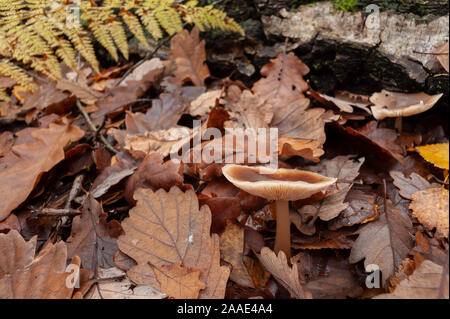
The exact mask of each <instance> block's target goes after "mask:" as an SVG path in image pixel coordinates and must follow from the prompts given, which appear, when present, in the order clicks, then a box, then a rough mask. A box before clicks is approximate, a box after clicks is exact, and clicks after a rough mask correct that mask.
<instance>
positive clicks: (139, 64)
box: [115, 33, 176, 87]
mask: <svg viewBox="0 0 450 319" xmlns="http://www.w3.org/2000/svg"><path fill="white" fill-rule="evenodd" d="M175 35H176V33H174V34H172V35H170V36H168V37H166V38H165V39H164V40H162V41H160V42H159V43H158V45H157V46H156V47H155V48H154V49H153V51H152V52H149V53H147V54H146V55H145V56H144V58H143V59H142V60H140V61H139V62H137V63H136V64H135V65H133V66H132V67H131V68H129V69H128V70H127V71H126V72H125V74H124V75H123V76H122V78H121V79H120V80H119V82H117V83H116V85H115V86H116V87H117V86H119V85H120V84H122V82H123V81H125V79H126V78H127V77H128V76H129V75H130V74H131V73H132V72H133V71H134V70H136V69H137V68H138V67H139V66H141V65H142V64H143V63H144V62H145V61H147V60H150V59H152V58H153V57H154V56H155V54H156V52H158V51H159V49H161V48H162V46H163V45H164V44H166V43H167V42H169V41H170V40H172V38H173V37H174V36H175Z"/></svg>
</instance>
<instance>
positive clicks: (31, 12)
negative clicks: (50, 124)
mask: <svg viewBox="0 0 450 319" xmlns="http://www.w3.org/2000/svg"><path fill="white" fill-rule="evenodd" d="M77 5H79V8H78V10H77V12H78V11H79V12H81V17H80V18H81V21H82V22H83V23H75V24H74V25H72V23H70V22H69V21H71V19H76V20H77V22H80V21H78V18H77V16H76V15H74V12H73V9H74V8H75V9H77V8H76V6H77ZM183 21H185V22H186V23H188V24H194V25H196V26H197V27H198V28H199V29H200V30H205V29H207V28H217V29H220V30H227V31H234V32H238V33H241V34H243V30H242V28H241V27H240V26H239V25H238V24H237V23H236V22H235V21H234V20H233V19H230V18H228V17H227V15H226V13H225V12H222V11H220V10H217V9H215V8H214V7H213V6H211V5H210V6H205V7H198V2H197V1H188V2H187V3H186V4H182V3H181V1H174V0H77V1H71V0H0V59H1V58H5V60H2V61H3V64H2V65H3V69H5V62H4V61H8V66H10V65H12V63H13V62H12V61H17V62H20V63H22V64H24V65H28V66H29V67H31V68H33V69H34V70H35V71H37V72H41V73H43V74H44V75H47V76H49V77H50V78H52V79H56V80H57V79H60V78H61V69H60V66H59V64H60V62H63V63H65V64H67V65H68V66H69V67H70V68H71V69H73V70H76V69H77V58H76V56H77V53H78V54H80V55H81V56H83V57H84V59H86V61H88V62H89V63H90V64H91V66H92V67H93V68H94V70H95V71H96V72H97V73H98V72H99V62H98V60H97V58H96V56H95V51H94V48H93V43H92V41H93V39H92V40H91V38H90V36H89V34H88V31H90V32H91V33H92V35H93V38H95V40H96V41H98V42H99V43H100V44H101V45H102V46H103V47H104V48H105V49H106V50H107V51H108V53H109V54H110V55H111V56H112V57H113V59H114V60H116V61H118V60H119V55H118V51H117V49H118V50H119V51H120V53H121V54H122V55H123V57H125V58H126V59H128V57H129V56H128V55H129V53H128V51H129V48H128V41H127V40H128V39H127V34H126V31H125V26H126V27H127V28H128V29H129V30H130V32H131V33H132V34H133V35H134V36H135V37H136V39H138V40H139V41H140V42H141V43H143V44H144V45H145V46H147V47H149V45H148V42H147V37H146V32H148V33H149V34H150V35H151V36H152V37H154V38H155V39H161V38H162V37H163V33H164V32H167V33H168V34H170V35H171V34H174V33H176V32H180V31H182V30H183ZM15 71H17V70H15ZM8 72H10V71H8ZM8 74H9V73H8ZM8 76H9V75H8ZM13 76H16V77H17V76H18V75H17V74H13V75H11V77H13ZM26 79H27V78H25V77H23V78H21V81H22V82H23V83H21V84H22V86H24V87H26V86H27V85H26V83H25V81H26ZM28 80H29V83H28V85H31V83H32V81H31V79H28ZM3 93H5V92H3ZM2 97H4V94H3V95H2Z"/></svg>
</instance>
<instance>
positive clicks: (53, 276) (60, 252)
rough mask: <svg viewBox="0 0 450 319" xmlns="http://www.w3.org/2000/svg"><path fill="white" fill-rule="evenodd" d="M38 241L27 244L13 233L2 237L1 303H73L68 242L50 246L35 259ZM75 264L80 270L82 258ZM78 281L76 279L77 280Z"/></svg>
mask: <svg viewBox="0 0 450 319" xmlns="http://www.w3.org/2000/svg"><path fill="white" fill-rule="evenodd" d="M36 240H37V237H33V238H32V239H31V240H30V241H28V242H26V241H25V240H24V239H23V238H22V236H20V234H19V233H18V232H17V231H15V230H12V231H10V232H9V233H8V234H7V235H4V234H0V251H1V252H2V254H1V255H0V298H1V299H70V298H71V297H72V292H73V287H72V288H69V287H68V285H67V283H66V279H68V280H69V278H67V277H68V276H70V275H71V274H73V272H66V260H67V250H66V245H65V243H64V242H58V243H57V244H54V245H53V244H47V245H46V246H45V247H44V248H43V249H42V250H41V252H40V253H39V254H38V255H37V256H36V257H35V256H34V253H35V249H36ZM72 264H73V265H74V266H76V267H79V266H80V260H79V258H78V257H75V258H73V260H72ZM74 279H76V277H75V278H74Z"/></svg>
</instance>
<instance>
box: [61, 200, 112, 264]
mask: <svg viewBox="0 0 450 319" xmlns="http://www.w3.org/2000/svg"><path fill="white" fill-rule="evenodd" d="M81 211H82V215H81V216H76V217H75V218H74V219H73V221H72V233H71V236H70V237H69V238H68V239H67V254H68V256H69V258H72V257H73V256H79V257H80V259H81V262H82V264H83V268H84V269H96V268H97V267H101V268H110V267H113V266H114V261H113V255H114V253H115V252H116V251H117V250H118V249H119V248H118V247H117V237H118V236H116V234H114V236H111V234H110V232H109V231H108V230H109V229H110V228H116V230H117V231H116V233H117V232H118V233H119V234H120V232H121V227H120V224H119V223H118V222H117V221H115V220H112V221H110V222H107V221H106V217H107V215H106V214H105V213H104V212H103V208H102V206H101V205H100V203H99V202H97V201H96V200H95V199H94V197H93V196H92V195H90V196H88V197H87V198H86V200H85V202H84V204H83V207H82V209H81ZM117 235H118V234H117Z"/></svg>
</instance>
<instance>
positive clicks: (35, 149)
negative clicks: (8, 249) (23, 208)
mask: <svg viewBox="0 0 450 319" xmlns="http://www.w3.org/2000/svg"><path fill="white" fill-rule="evenodd" d="M25 130H27V131H28V133H27V134H24V135H27V137H24V138H23V139H21V138H19V139H18V140H17V141H16V143H15V145H14V146H13V147H12V148H11V150H10V152H9V153H8V154H6V155H5V156H4V157H2V158H0V168H1V169H0V181H1V185H0V221H2V220H4V219H5V218H6V217H8V216H9V214H10V212H11V211H12V210H13V209H15V208H16V207H17V206H19V205H20V204H21V203H22V202H23V201H25V200H26V198H27V197H28V195H29V194H30V193H31V191H32V190H33V188H34V186H35V185H36V184H37V182H38V181H39V179H40V177H41V176H42V174H43V173H44V172H48V171H49V170H50V169H51V168H52V167H53V166H55V165H56V164H57V163H59V162H60V161H62V160H63V159H64V147H66V145H67V144H68V143H70V142H75V141H78V140H79V139H81V138H82V137H83V135H84V132H83V131H82V130H81V129H79V128H78V127H77V126H73V125H70V124H65V123H64V119H63V120H62V123H60V124H55V123H50V124H49V127H48V128H29V129H25Z"/></svg>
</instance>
